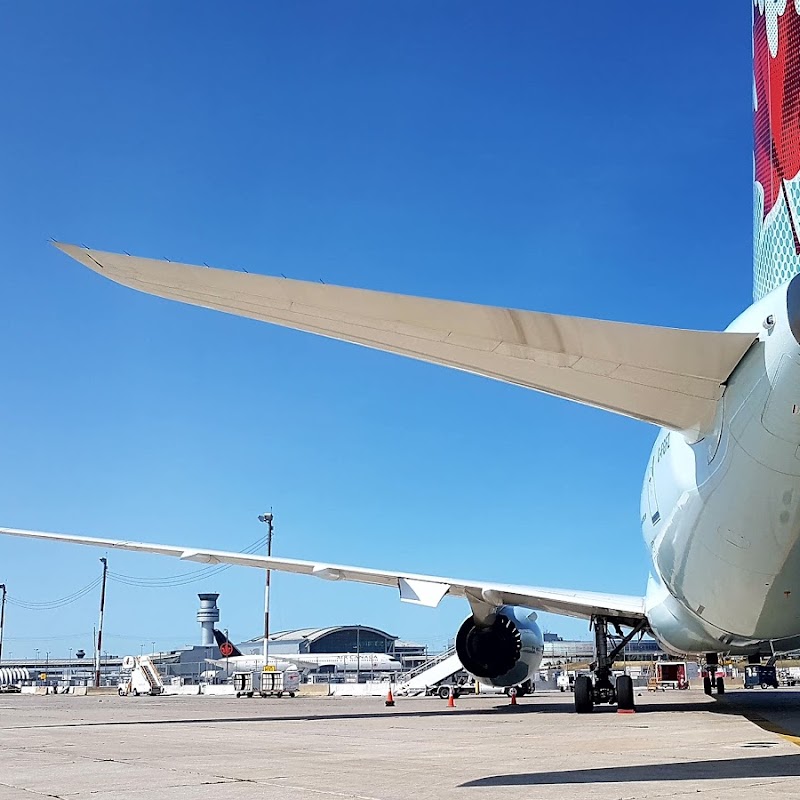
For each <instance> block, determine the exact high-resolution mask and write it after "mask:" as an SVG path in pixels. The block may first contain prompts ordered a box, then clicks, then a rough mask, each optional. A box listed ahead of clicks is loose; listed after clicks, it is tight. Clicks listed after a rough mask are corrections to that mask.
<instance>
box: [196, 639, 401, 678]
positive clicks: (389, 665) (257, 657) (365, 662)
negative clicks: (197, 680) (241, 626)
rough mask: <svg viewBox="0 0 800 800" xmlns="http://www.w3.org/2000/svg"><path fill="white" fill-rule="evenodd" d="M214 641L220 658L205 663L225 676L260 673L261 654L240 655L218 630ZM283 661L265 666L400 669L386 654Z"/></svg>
mask: <svg viewBox="0 0 800 800" xmlns="http://www.w3.org/2000/svg"><path fill="white" fill-rule="evenodd" d="M214 638H215V639H216V640H217V645H218V647H219V652H220V656H221V657H220V658H218V659H213V658H209V659H206V660H207V661H209V662H210V663H211V664H214V666H217V667H223V668H224V669H226V670H227V671H228V672H233V671H241V672H248V671H252V670H258V671H260V670H262V669H263V668H264V663H265V662H264V655H263V653H250V654H247V653H243V652H242V651H241V650H240V649H239V648H238V647H236V645H235V644H233V642H231V641H229V640H228V639H227V638H226V636H225V634H224V633H222V632H221V631H218V630H215V631H214ZM286 659H287V661H285V662H284V661H283V660H280V659H278V658H274V657H272V656H270V657H269V663H270V664H272V665H275V669H289V668H290V666H293V667H295V668H297V669H301V670H313V671H316V672H334V671H337V672H356V671H360V672H399V671H400V670H401V669H402V668H403V665H402V664H401V663H400V662H399V661H397V660H396V659H394V658H392V657H391V656H390V655H388V654H387V653H297V654H295V653H292V654H291V656H289V655H287V656H286ZM289 661H291V664H289V663H288V662H289ZM284 664H285V665H284Z"/></svg>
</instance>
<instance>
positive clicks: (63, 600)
mask: <svg viewBox="0 0 800 800" xmlns="http://www.w3.org/2000/svg"><path fill="white" fill-rule="evenodd" d="M101 580H102V578H95V579H94V580H93V581H92V582H91V583H88V584H86V586H84V587H82V588H80V589H78V590H77V591H75V592H73V593H72V594H68V595H66V597H59V598H58V600H42V601H39V600H22V599H21V598H19V597H12V596H11V595H8V604H9V605H12V606H18V607H19V608H25V609H27V610H28V611H52V610H54V609H56V608H62V607H64V606H68V605H71V604H72V603H75V602H77V601H78V600H80V599H81V598H82V597H85V596H86V595H87V594H89V592H91V591H92V589H96V588H97V587H98V586H99V585H100V581H101Z"/></svg>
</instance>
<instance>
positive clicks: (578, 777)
mask: <svg viewBox="0 0 800 800" xmlns="http://www.w3.org/2000/svg"><path fill="white" fill-rule="evenodd" d="M796 777H800V754H798V755H780V756H763V757H761V758H732V759H724V760H721V761H718V760H712V761H688V762H676V763H671V764H642V765H638V766H635V767H601V768H597V769H576V770H564V771H563V772H525V773H520V774H511V775H492V776H489V777H486V778H478V779H477V780H474V781H468V782H466V783H462V784H461V788H479V789H484V788H488V787H491V786H544V785H559V784H581V783H638V782H645V781H646V782H653V781H698V780H726V779H731V778H796Z"/></svg>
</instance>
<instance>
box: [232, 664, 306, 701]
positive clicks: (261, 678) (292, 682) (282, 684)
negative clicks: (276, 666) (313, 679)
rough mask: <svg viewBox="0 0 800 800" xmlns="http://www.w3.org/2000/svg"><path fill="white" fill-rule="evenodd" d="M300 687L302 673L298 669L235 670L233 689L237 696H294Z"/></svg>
mask: <svg viewBox="0 0 800 800" xmlns="http://www.w3.org/2000/svg"><path fill="white" fill-rule="evenodd" d="M299 688H300V673H299V672H298V671H297V670H296V669H285V670H281V671H278V670H263V671H262V672H255V671H254V672H234V673H233V689H234V691H235V692H236V696H237V697H253V695H256V694H257V695H260V696H261V697H268V696H270V695H275V696H277V697H283V696H284V695H285V694H288V695H289V697H294V696H295V694H297V691H298V690H299Z"/></svg>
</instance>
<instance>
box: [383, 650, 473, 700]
mask: <svg viewBox="0 0 800 800" xmlns="http://www.w3.org/2000/svg"><path fill="white" fill-rule="evenodd" d="M462 669H464V666H463V664H462V663H461V659H460V658H459V657H458V654H457V653H456V649H455V647H451V648H450V649H449V650H446V651H445V652H444V653H440V654H439V655H436V656H434V657H433V658H431V659H429V660H428V661H426V662H424V663H423V664H420V665H419V666H417V667H414V669H411V670H409V671H408V672H404V673H402V674H401V675H399V676H398V678H397V689H396V691H397V693H398V694H406V695H416V694H422V693H423V692H424V691H425V690H426V689H427V688H428V687H430V686H436V684H437V683H441V682H442V681H444V680H447V678H449V677H450V676H451V675H455V674H456V672H459V671H460V670H462Z"/></svg>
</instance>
